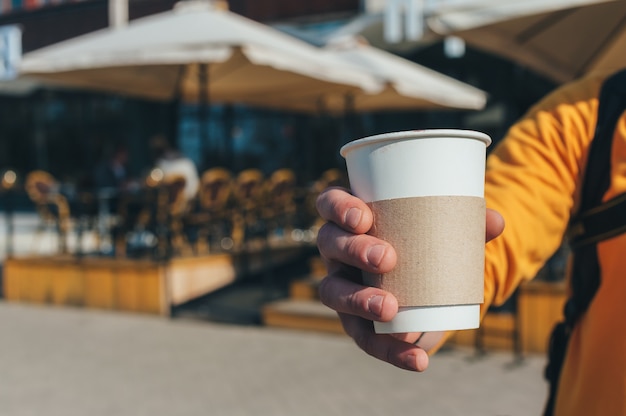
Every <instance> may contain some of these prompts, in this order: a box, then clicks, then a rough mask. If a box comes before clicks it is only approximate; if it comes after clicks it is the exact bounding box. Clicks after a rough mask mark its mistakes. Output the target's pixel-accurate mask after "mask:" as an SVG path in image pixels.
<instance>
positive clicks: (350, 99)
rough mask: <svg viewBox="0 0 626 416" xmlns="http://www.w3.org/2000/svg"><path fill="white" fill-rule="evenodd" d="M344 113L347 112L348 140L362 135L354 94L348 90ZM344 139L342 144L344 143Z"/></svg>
mask: <svg viewBox="0 0 626 416" xmlns="http://www.w3.org/2000/svg"><path fill="white" fill-rule="evenodd" d="M344 114H345V126H346V127H347V133H348V134H347V136H348V137H347V141H351V140H354V139H356V138H358V137H361V131H360V130H361V129H360V126H359V120H358V119H357V115H356V109H355V105H354V94H352V93H350V92H348V93H346V95H345V97H344ZM344 142H345V141H343V142H342V143H340V144H344Z"/></svg>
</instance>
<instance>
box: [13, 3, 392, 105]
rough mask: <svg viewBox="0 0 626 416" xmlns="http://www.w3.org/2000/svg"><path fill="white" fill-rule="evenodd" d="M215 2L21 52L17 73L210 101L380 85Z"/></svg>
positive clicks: (116, 90) (375, 88)
mask: <svg viewBox="0 0 626 416" xmlns="http://www.w3.org/2000/svg"><path fill="white" fill-rule="evenodd" d="M216 4H221V3H218V2H213V1H206V0H205V1H201V0H195V1H183V2H180V3H178V4H177V5H176V6H175V7H174V9H173V10H172V11H169V12H165V13H159V14H156V15H151V16H148V17H145V18H141V19H137V20H134V21H131V22H130V24H129V25H127V26H125V27H122V28H109V29H104V30H100V31H96V32H93V33H90V34H87V35H83V36H80V37H77V38H74V39H70V40H68V41H64V42H61V43H58V44H55V45H52V46H49V47H46V48H42V49H40V50H37V51H34V52H31V53H28V54H26V55H25V56H24V57H23V60H22V62H21V65H20V72H21V74H22V75H23V76H29V77H36V78H38V79H43V80H47V81H48V82H52V83H56V84H58V85H62V86H70V87H78V88H87V89H92V90H100V91H106V92H113V93H120V94H124V95H130V96H136V97H141V98H146V99H155V100H171V99H174V98H182V99H183V100H186V101H194V100H198V99H200V100H201V99H202V97H203V96H204V97H205V99H208V98H210V101H211V102H213V103H246V102H248V101H249V100H252V101H253V102H254V103H255V104H259V103H263V101H264V100H263V99H264V98H266V97H271V96H272V94H275V93H277V92H280V91H285V90H298V91H305V90H311V91H316V92H320V91H322V92H324V91H337V90H339V91H369V92H377V91H379V90H380V89H381V88H382V84H381V83H380V82H379V80H377V79H376V78H375V77H374V76H372V75H371V74H368V73H365V72H363V71H360V70H358V68H355V67H353V66H349V65H344V64H343V63H342V62H341V61H339V60H333V59H332V57H331V56H329V55H327V54H324V53H321V52H320V51H319V50H318V48H316V47H314V46H312V45H309V44H307V43H306V42H303V41H300V40H298V39H295V38H293V37H291V36H289V35H286V34H284V33H281V32H279V31H277V30H275V29H272V28H270V27H268V26H266V25H263V24H260V23H258V22H254V21H252V20H249V19H246V18H244V17H242V16H239V15H237V14H234V13H231V12H229V11H228V10H225V9H224V8H221V7H217V6H216ZM270 104H271V105H272V106H278V107H279V108H281V107H284V106H283V105H281V103H280V102H276V101H272V102H271V103H270Z"/></svg>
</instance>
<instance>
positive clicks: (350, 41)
mask: <svg viewBox="0 0 626 416" xmlns="http://www.w3.org/2000/svg"><path fill="white" fill-rule="evenodd" d="M290 33H295V32H294V31H293V29H290ZM324 50H325V51H326V53H328V54H330V55H331V56H332V57H333V59H338V60H340V61H342V62H344V63H345V64H348V65H351V66H355V67H357V68H359V69H360V70H363V71H365V72H366V73H368V74H371V75H372V76H374V77H376V78H379V79H381V80H384V82H385V87H384V89H382V90H381V91H380V92H378V93H371V92H366V91H343V92H342V91H331V92H328V93H320V94H309V93H308V92H307V91H300V92H293V91H289V92H285V93H284V94H281V93H277V94H274V96H273V97H272V98H273V99H276V100H279V101H281V102H283V103H290V104H289V105H290V106H292V107H293V108H297V109H298V110H301V111H308V112H315V111H320V110H323V111H326V112H330V113H343V112H368V111H370V112H373V111H402V110H433V109H466V110H479V109H482V108H483V107H484V106H485V103H486V101H487V94H486V93H485V92H484V91H482V90H479V89H478V88H474V87H472V86H470V85H468V84H466V83H463V82H461V81H458V80H456V79H454V78H451V77H448V76H446V75H444V74H441V73H439V72H436V71H433V70H431V69H428V68H426V67H424V66H421V65H418V64H416V63H414V62H411V61H409V60H406V59H404V58H401V57H399V56H397V55H394V54H391V53H389V52H386V51H384V50H382V49H378V48H375V47H373V46H370V45H369V43H368V42H367V41H366V40H365V39H364V38H363V37H360V36H338V37H336V38H331V39H330V40H328V42H327V44H326V46H325V47H324Z"/></svg>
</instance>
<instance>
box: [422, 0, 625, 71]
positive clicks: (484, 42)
mask: <svg viewBox="0 0 626 416" xmlns="http://www.w3.org/2000/svg"><path fill="white" fill-rule="evenodd" d="M476 3H477V5H476V6H475V7H468V8H465V9H456V10H455V9H449V10H445V9H441V10H439V11H438V12H437V13H435V14H433V15H432V16H430V17H429V18H428V20H427V23H428V27H429V28H430V29H431V30H433V31H435V32H437V33H439V34H440V35H442V36H446V35H455V36H458V37H461V38H463V39H465V40H466V41H467V42H468V43H469V44H471V45H473V46H475V47H477V48H481V49H484V50H486V51H489V52H491V53H495V54H498V55H500V56H503V57H506V58H509V59H511V60H513V61H516V62H518V63H520V64H522V65H524V66H527V67H529V68H531V69H533V70H535V71H536V72H538V73H541V74H543V75H545V76H547V77H549V78H551V79H553V80H555V81H557V82H565V81H568V80H571V79H574V78H577V77H580V76H582V75H584V74H586V73H588V72H591V71H605V70H616V69H619V68H622V67H626V53H624V52H625V51H626V1H624V0H552V1H547V0H541V1H540V0H514V1H506V2H503V1H499V0H482V1H477V2H476Z"/></svg>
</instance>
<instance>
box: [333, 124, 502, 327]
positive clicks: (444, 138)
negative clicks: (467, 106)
mask: <svg viewBox="0 0 626 416" xmlns="http://www.w3.org/2000/svg"><path fill="white" fill-rule="evenodd" d="M489 144H491V139H490V138H489V136H487V135H486V134H484V133H480V132H476V131H469V130H450V129H441V130H415V131H402V132H394V133H388V134H381V135H377V136H371V137H366V138H363V139H359V140H355V141H353V142H350V143H348V144H346V145H345V146H343V147H342V148H341V151H340V153H341V155H342V156H343V157H344V158H345V159H346V165H347V169H348V178H349V180H350V187H351V188H352V191H353V193H354V194H355V195H356V196H357V197H359V198H361V199H362V200H363V201H365V202H366V203H367V204H368V205H369V206H370V208H371V209H372V212H373V214H374V226H373V227H372V229H371V230H370V232H369V233H370V234H372V235H374V236H376V237H378V238H381V239H383V240H385V241H388V242H389V243H390V244H391V245H392V246H393V247H394V249H395V250H396V253H397V257H398V262H397V264H396V267H395V268H394V269H393V270H392V271H391V272H390V273H386V274H372V273H365V272H364V273H363V280H364V283H365V284H366V285H369V286H375V287H379V288H381V289H384V290H386V291H389V292H391V293H393V294H394V295H395V296H396V298H397V299H398V304H399V311H398V314H397V315H396V316H395V317H394V319H393V320H392V321H390V322H374V328H375V331H376V332H377V333H405V332H433V331H447V330H460V329H471V328H478V326H479V319H480V304H482V303H483V301H484V257H485V200H484V182H485V158H486V148H487V146H489Z"/></svg>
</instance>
